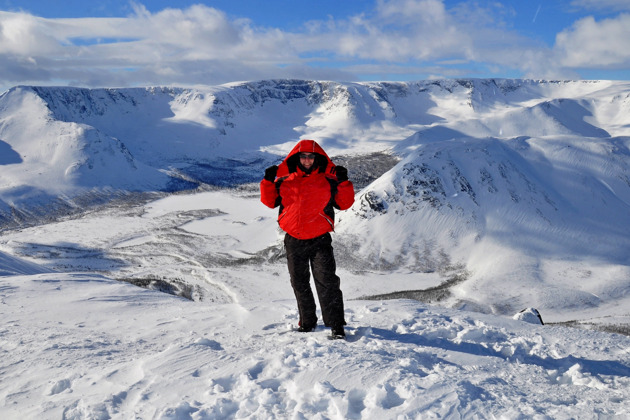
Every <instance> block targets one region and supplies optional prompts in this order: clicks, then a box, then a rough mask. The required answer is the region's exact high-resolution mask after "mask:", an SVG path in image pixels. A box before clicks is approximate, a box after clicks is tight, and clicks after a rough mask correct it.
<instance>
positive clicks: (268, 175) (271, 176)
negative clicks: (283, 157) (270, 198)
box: [265, 165, 278, 182]
mask: <svg viewBox="0 0 630 420" xmlns="http://www.w3.org/2000/svg"><path fill="white" fill-rule="evenodd" d="M277 173H278V167H277V166H276V165H273V166H270V167H268V168H267V169H265V179H266V180H267V181H271V182H273V181H275V180H276V174H277Z"/></svg>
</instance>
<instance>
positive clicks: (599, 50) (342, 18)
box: [0, 0, 630, 90]
mask: <svg viewBox="0 0 630 420" xmlns="http://www.w3.org/2000/svg"><path fill="white" fill-rule="evenodd" d="M472 77H475V78H489V77H493V78H535V79H623V80H630V1H628V0H555V1H550V0H540V1H535V0H534V1H531V0H530V1H525V0H512V1H497V0H475V1H454V0H365V1H361V0H206V1H189V0H182V1H170V2H169V1H162V0H155V1H144V2H143V1H133V2H130V1H124V0H103V1H98V2H86V1H85V0H65V1H64V2H57V1H50V0H30V1H29V0H21V1H16V0H0V89H1V90H4V89H6V88H7V87H10V86H13V85H17V84H37V85H73V86H86V87H102V86H147V85H178V86H189V85H199V84H202V85H214V84H221V83H227V82H232V81H241V80H258V79H269V78H304V79H319V80H339V81H370V80H394V81H396V80H422V79H435V78H472Z"/></svg>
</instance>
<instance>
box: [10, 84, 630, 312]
mask: <svg viewBox="0 0 630 420" xmlns="http://www.w3.org/2000/svg"><path fill="white" fill-rule="evenodd" d="M629 136H630V83H627V82H610V81H530V80H442V81H421V82H414V83H385V82H382V83H334V82H318V81H302V80H271V81H260V82H248V83H234V84H230V85H223V86H214V87H206V88H197V89H182V88H136V89H94V90H89V89H78V88H61V87H59V88H54V87H48V88H42V87H16V88H13V89H11V90H10V91H8V92H7V93H5V94H4V95H2V96H1V97H0V147H1V148H2V152H3V153H2V158H0V159H2V160H1V161H0V164H1V165H2V166H1V169H2V183H1V184H0V200H1V201H0V211H1V212H2V214H3V220H4V225H5V226H14V225H15V224H17V223H21V222H23V221H24V220H29V218H30V220H33V219H35V220H38V218H42V217H44V216H48V215H50V214H56V213H68V212H73V211H74V212H76V211H77V209H78V210H80V209H81V208H82V207H83V205H84V204H83V203H90V201H97V202H101V201H103V200H106V199H107V198H108V197H111V196H116V195H120V194H127V193H128V192H130V191H144V192H146V191H173V190H178V189H184V188H194V187H195V186H197V185H200V184H213V185H223V186H235V185H239V184H246V183H250V182H257V181H258V180H259V179H260V176H261V175H260V174H261V173H262V171H263V169H264V168H265V167H266V166H267V165H269V164H271V163H274V162H277V161H278V160H279V159H281V158H282V156H283V154H284V153H286V152H287V151H288V150H289V149H290V148H291V147H292V146H293V144H294V143H295V141H297V140H298V139H299V138H313V139H316V140H317V141H318V142H320V144H322V146H323V147H324V148H325V149H326V150H327V151H328V152H329V154H330V155H332V156H337V157H338V162H342V163H344V164H345V165H347V166H348V167H349V169H350V173H351V176H354V177H356V179H357V180H359V179H360V180H362V181H364V182H363V183H359V185H361V186H365V188H364V189H362V190H361V191H358V194H357V200H356V203H355V205H354V206H353V208H352V209H351V210H350V211H349V212H347V213H345V214H342V215H340V217H339V218H340V223H339V224H338V233H339V235H337V236H338V237H339V241H340V243H343V246H344V247H345V248H346V249H347V251H346V252H345V253H344V254H345V255H344V256H342V257H341V260H342V263H343V264H345V265H346V267H348V268H349V269H355V270H359V271H360V270H362V269H365V268H366V267H367V268H369V269H371V270H379V269H381V270H382V269H388V270H391V269H392V268H395V269H405V270H411V271H413V272H419V273H441V275H442V277H443V281H444V283H445V284H447V285H448V286H449V289H450V290H449V293H447V294H441V295H440V299H441V300H442V301H444V303H445V304H448V305H450V306H455V307H466V308H472V309H475V310H480V311H485V312H498V313H511V312H513V311H514V310H517V309H520V308H521V307H525V306H537V307H540V308H542V309H543V310H547V311H553V312H554V313H562V312H563V311H566V310H569V311H570V312H571V315H570V316H568V318H572V317H574V315H575V314H574V313H573V311H571V310H570V308H572V307H573V306H574V305H575V300H576V299H577V300H579V301H580V302H585V303H587V306H589V307H591V308H593V310H595V311H599V310H604V309H603V308H607V307H609V306H611V305H612V306H614V305H618V304H620V303H621V301H623V300H624V299H626V298H627V295H628V290H630V280H629V279H630V275H629V274H630V268H629V267H630V256H629V255H630V254H629V253H628V250H629V249H630V240H629V239H628V238H629V237H630V235H629V233H630V223H629V222H628V220H629V219H628V217H627V215H628V214H629V212H630V159H628V157H629V156H630V149H629V148H630V137H629ZM393 157H396V158H399V159H402V160H401V161H400V162H399V163H398V164H396V165H395V166H393V167H392V168H391V169H390V170H389V171H388V172H387V173H385V174H382V172H384V171H386V170H387V169H389V168H390V167H391V166H392V165H394V164H395V163H396V160H395V159H393ZM381 174H382V176H381ZM372 181H373V182H372ZM263 248H264V247H263ZM603 278H605V279H606V281H605V282H603V281H599V280H600V279H603ZM453 279H457V281H453ZM464 279H465V281H464ZM505 283H508V284H510V285H511V286H510V287H509V290H510V291H509V293H506V292H505V287H503V285H504V284H505ZM426 286H427V285H419V286H418V288H423V287H426ZM429 286H431V287H439V286H440V285H439V284H431V285H429ZM479 288H482V289H488V290H492V291H493V293H487V294H484V296H485V297H486V298H485V299H481V298H479V297H477V296H476V293H475V291H476V290H478V289H479ZM620 291H621V292H620ZM604 312H605V313H603V314H600V315H602V316H603V315H605V314H606V313H607V312H606V311H604ZM595 315H596V314H593V313H592V314H590V315H589V316H590V317H593V316H595ZM561 318H563V317H561Z"/></svg>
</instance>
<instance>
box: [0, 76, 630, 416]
mask: <svg viewBox="0 0 630 420" xmlns="http://www.w3.org/2000/svg"><path fill="white" fill-rule="evenodd" d="M299 138H313V139H316V140H317V141H318V142H319V143H320V144H322V146H323V147H324V148H325V149H326V150H327V151H329V153H330V155H331V156H332V157H333V160H335V161H336V162H342V163H343V164H344V165H345V166H347V167H348V168H349V172H350V177H351V179H353V180H356V181H355V182H356V184H357V185H358V186H359V188H357V196H356V202H355V205H354V206H353V208H352V209H350V210H349V211H347V212H344V213H340V214H339V215H338V218H339V221H338V228H337V232H336V233H335V234H334V241H335V249H336V253H337V254H338V255H339V266H340V275H341V277H342V289H343V291H344V294H345V297H346V299H347V301H348V303H347V317H348V320H349V326H348V340H347V341H346V342H341V343H336V342H335V343H332V344H331V343H330V342H328V341H327V340H325V335H326V332H325V331H324V329H323V328H321V329H320V330H318V331H316V332H315V333H313V334H306V335H304V334H302V335H299V334H297V333H294V332H292V331H291V327H292V326H294V325H295V323H296V322H297V311H296V309H295V307H294V306H295V305H294V302H293V299H292V292H291V290H290V286H289V284H288V278H287V274H286V268H285V267H284V259H283V255H282V253H283V249H282V246H281V234H280V233H279V232H278V231H277V228H276V224H275V212H274V211H272V210H269V209H267V208H265V207H264V206H262V205H261V204H260V203H259V202H258V198H257V185H256V183H257V181H259V180H260V178H261V176H262V173H263V171H264V168H265V167H266V166H268V165H270V164H272V163H277V162H278V161H279V160H280V159H281V158H282V156H283V154H285V153H286V152H287V151H288V150H289V149H290V147H292V146H293V144H294V143H295V141H296V140H297V139H299ZM629 146H630V83H625V82H606V81H591V82H586V81H580V82H578V81H576V82H570V81H567V82H546V81H541V82H537V81H519V80H460V81H430V82H417V83H363V84H361V83H347V84H342V83H332V82H314V81H298V80H278V81H261V82H252V83H235V84H231V85H225V86H216V87H207V88H198V89H177V88H147V89H101V90H86V89H75V88H35V87H16V88H14V89H12V90H10V91H8V92H7V93H5V94H4V95H2V96H1V97H0V152H1V153H0V170H1V175H0V212H1V216H0V219H1V220H2V227H1V229H2V236H0V276H2V277H0V302H1V305H0V308H1V310H2V318H3V322H2V325H1V327H0V328H1V329H0V340H1V341H0V345H1V347H0V349H1V351H2V355H3V357H2V360H3V361H2V363H1V364H0V372H2V384H1V385H0V413H6V415H4V416H3V418H23V416H26V417H27V418H66V419H81V418H175V419H188V418H194V419H206V418H208V419H209V418H235V417H236V418H239V417H240V418H247V417H250V418H272V417H274V418H397V417H402V418H445V417H446V418H537V417H538V418H615V416H617V417H618V418H624V417H627V416H628V415H629V414H630V408H628V407H627V404H625V403H624V401H625V400H627V398H628V397H629V396H630V395H628V393H629V392H630V391H628V389H629V387H628V384H629V383H630V346H629V344H630V339H628V337H626V336H624V335H620V334H611V333H610V332H617V333H625V334H627V333H628V322H630V314H629V313H628V311H629V310H628V309H627V308H628V307H630V305H629V304H630V256H629V255H630V254H629V253H628V250H629V249H630V239H628V238H629V236H630V235H629V234H630V221H629V220H630V219H628V217H627V215H628V213H629V210H630V159H629V157H630V150H629V149H628V148H629ZM138 285H139V286H143V287H144V288H139V287H137V286H138ZM146 288H148V289H151V290H146ZM164 292H167V293H164ZM405 298H413V299H405ZM527 307H535V308H537V309H538V310H539V311H540V313H541V314H542V317H543V319H544V321H545V323H546V324H547V325H544V326H542V325H533V324H528V323H525V322H522V321H518V320H514V319H512V316H513V315H514V314H516V313H518V312H519V311H520V310H521V309H524V308H527ZM567 325H571V326H572V328H568V327H567ZM574 327H581V328H574Z"/></svg>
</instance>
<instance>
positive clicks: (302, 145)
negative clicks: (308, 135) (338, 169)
mask: <svg viewBox="0 0 630 420" xmlns="http://www.w3.org/2000/svg"><path fill="white" fill-rule="evenodd" d="M300 153H315V162H314V163H313V165H314V166H315V169H313V171H315V170H317V171H319V172H320V173H324V174H326V175H329V176H333V177H334V172H335V171H334V168H335V164H334V163H333V162H332V160H330V158H329V157H328V155H327V154H326V152H325V151H324V149H322V147H321V146H320V145H319V144H317V142H316V141H315V140H300V141H299V142H298V143H297V144H296V145H295V147H293V149H292V150H291V151H290V152H289V154H288V155H287V157H286V158H285V159H284V160H283V161H282V163H281V164H280V165H278V173H277V177H278V178H281V177H284V176H287V175H289V174H290V173H292V172H296V171H297V166H298V163H299V162H300V156H299V154H300Z"/></svg>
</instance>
